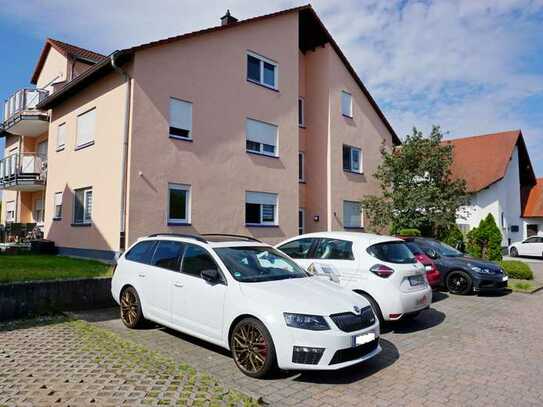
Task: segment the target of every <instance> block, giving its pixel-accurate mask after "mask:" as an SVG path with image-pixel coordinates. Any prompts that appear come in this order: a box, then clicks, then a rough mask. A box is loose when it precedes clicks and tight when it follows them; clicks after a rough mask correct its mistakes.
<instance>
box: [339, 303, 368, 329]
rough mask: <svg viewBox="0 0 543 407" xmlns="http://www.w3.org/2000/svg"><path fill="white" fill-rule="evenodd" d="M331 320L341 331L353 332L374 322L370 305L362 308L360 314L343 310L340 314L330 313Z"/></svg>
mask: <svg viewBox="0 0 543 407" xmlns="http://www.w3.org/2000/svg"><path fill="white" fill-rule="evenodd" d="M330 318H332V321H334V323H335V324H336V325H337V327H338V328H339V329H341V330H342V331H343V332H353V331H358V330H360V329H364V328H368V327H370V326H372V325H373V324H375V314H374V313H373V310H372V309H371V307H370V306H367V307H365V308H362V310H361V311H360V315H356V314H353V313H352V312H343V313H341V314H334V315H330Z"/></svg>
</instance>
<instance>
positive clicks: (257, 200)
mask: <svg viewBox="0 0 543 407" xmlns="http://www.w3.org/2000/svg"><path fill="white" fill-rule="evenodd" d="M245 202H246V203H249V204H260V205H277V194H270V193H267V192H246V195H245Z"/></svg>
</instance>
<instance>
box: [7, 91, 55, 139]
mask: <svg viewBox="0 0 543 407" xmlns="http://www.w3.org/2000/svg"><path fill="white" fill-rule="evenodd" d="M48 94H49V92H48V91H46V90H43V89H20V90H18V91H17V92H15V93H14V94H13V95H11V96H10V97H9V98H8V99H7V100H6V101H5V103H4V117H3V120H2V123H1V124H0V135H1V134H2V133H4V132H5V133H10V134H15V135H18V136H27V137H36V136H39V135H40V134H42V133H44V132H46V131H47V129H48V127H49V114H48V113H47V112H44V111H41V110H38V109H36V105H37V104H38V103H39V102H41V101H42V100H43V99H45V98H46V97H47V95H48Z"/></svg>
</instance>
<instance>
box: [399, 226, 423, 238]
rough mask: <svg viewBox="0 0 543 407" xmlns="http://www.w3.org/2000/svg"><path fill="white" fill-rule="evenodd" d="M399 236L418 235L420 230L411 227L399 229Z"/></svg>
mask: <svg viewBox="0 0 543 407" xmlns="http://www.w3.org/2000/svg"><path fill="white" fill-rule="evenodd" d="M399 235H400V236H403V237H418V236H420V235H421V233H420V230H418V229H415V228H411V229H400V233H399Z"/></svg>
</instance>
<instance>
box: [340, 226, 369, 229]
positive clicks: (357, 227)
mask: <svg viewBox="0 0 543 407" xmlns="http://www.w3.org/2000/svg"><path fill="white" fill-rule="evenodd" d="M343 229H346V230H364V226H343Z"/></svg>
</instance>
